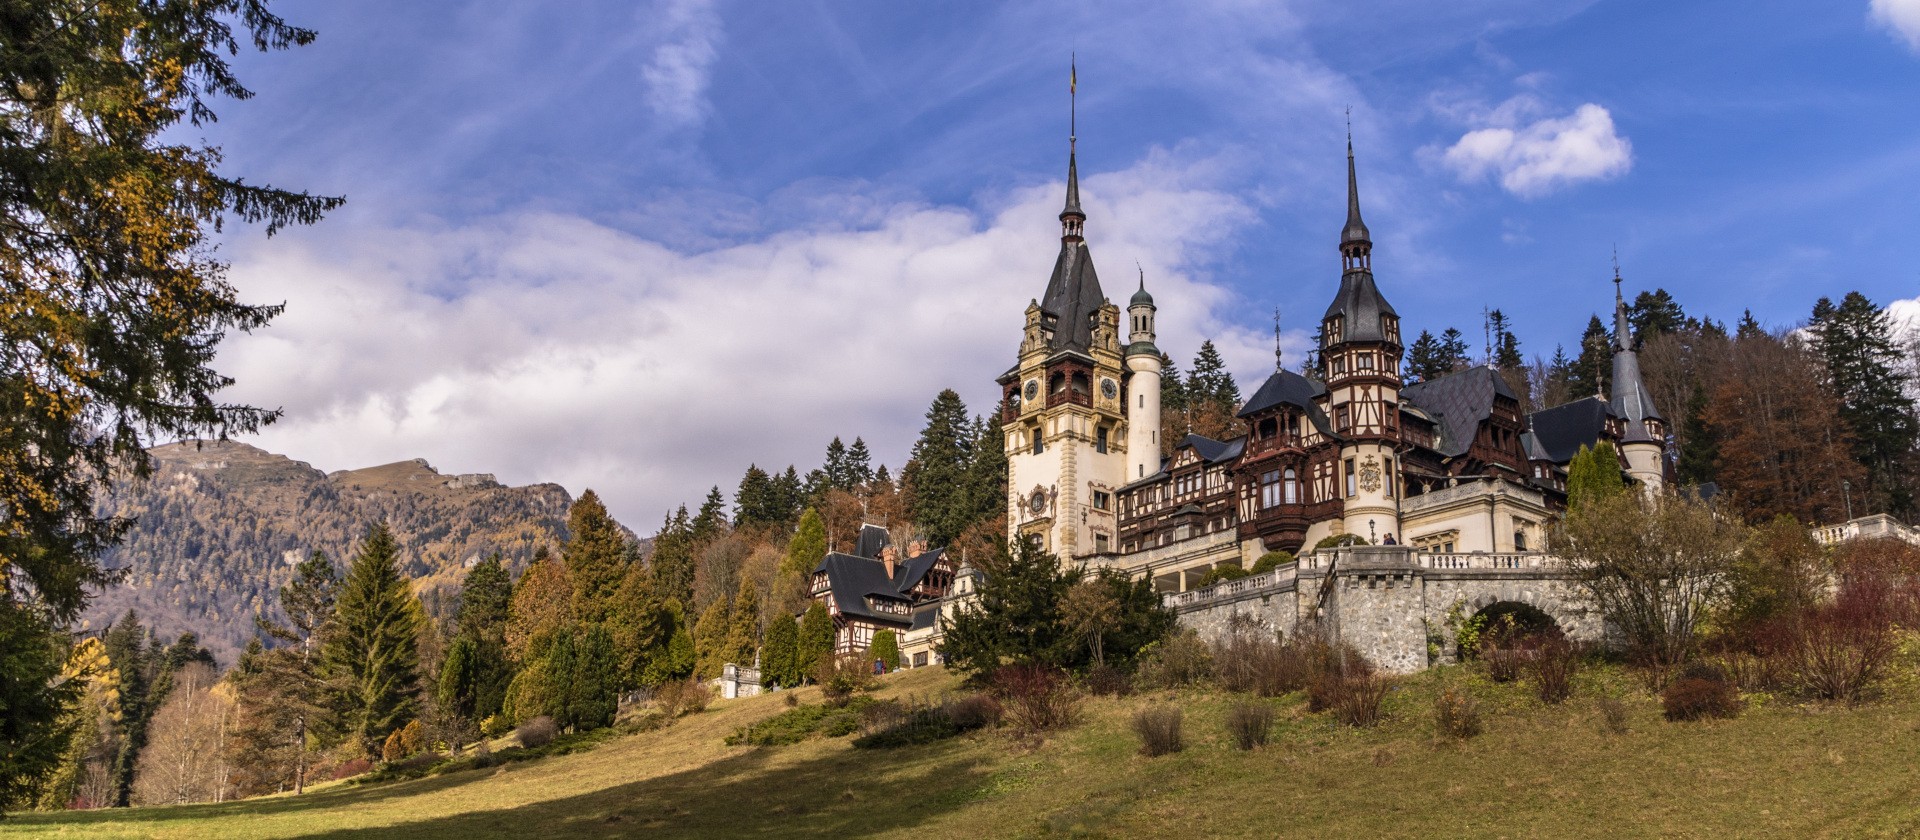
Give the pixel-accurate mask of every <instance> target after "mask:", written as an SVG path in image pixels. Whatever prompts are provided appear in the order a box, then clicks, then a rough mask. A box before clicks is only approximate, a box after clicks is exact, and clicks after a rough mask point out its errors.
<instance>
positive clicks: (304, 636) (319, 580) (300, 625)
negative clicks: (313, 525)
mask: <svg viewBox="0 0 1920 840" xmlns="http://www.w3.org/2000/svg"><path fill="white" fill-rule="evenodd" d="M339 589H340V577H339V575H338V574H336V573H335V572H334V569H333V561H331V560H328V559H327V555H326V554H325V553H324V552H322V551H320V550H319V549H317V548H316V549H314V550H313V554H311V555H308V557H307V559H305V560H302V561H300V565H298V566H295V567H294V569H293V580H291V581H289V582H288V583H287V585H286V586H282V587H280V593H279V594H280V611H281V612H282V613H284V614H285V615H286V617H287V624H286V625H280V624H275V623H273V622H270V621H268V620H267V619H266V617H265V616H255V617H254V619H253V622H254V626H256V627H258V628H259V629H260V630H261V631H262V632H264V633H266V634H267V635H269V636H272V637H273V638H275V639H278V640H280V641H283V642H289V643H292V644H297V645H299V646H300V651H301V655H302V657H305V658H311V656H312V655H314V654H316V653H318V648H319V646H320V636H321V635H323V633H324V628H325V625H326V623H327V621H328V620H330V619H332V618H333V604H334V599H335V598H336V597H337V594H338V592H339Z"/></svg>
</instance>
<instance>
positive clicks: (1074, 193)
mask: <svg viewBox="0 0 1920 840" xmlns="http://www.w3.org/2000/svg"><path fill="white" fill-rule="evenodd" d="M1074 157H1075V154H1074V151H1073V150H1072V148H1069V149H1068V150H1067V206H1066V208H1065V209H1062V210H1061V211H1060V218H1062V219H1065V218H1066V217H1068V216H1079V217H1080V218H1081V220H1083V221H1084V220H1085V219H1086V218H1087V214H1086V213H1085V212H1082V211H1081V209H1080V164H1079V161H1076V160H1074Z"/></svg>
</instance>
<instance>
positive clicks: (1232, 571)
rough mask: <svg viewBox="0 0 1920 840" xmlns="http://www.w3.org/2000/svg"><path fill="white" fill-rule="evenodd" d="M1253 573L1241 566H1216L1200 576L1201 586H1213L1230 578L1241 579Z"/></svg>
mask: <svg viewBox="0 0 1920 840" xmlns="http://www.w3.org/2000/svg"><path fill="white" fill-rule="evenodd" d="M1251 574H1253V573H1252V572H1249V571H1247V570H1246V569H1242V568H1240V567H1239V566H1215V567H1213V568H1212V569H1209V570H1208V571H1207V573H1206V574H1205V575H1202V576H1201V578H1200V583H1199V584H1198V585H1200V586H1212V585H1214V584H1216V583H1223V582H1225V581H1229V580H1239V579H1241V578H1243V577H1247V576H1248V575H1251Z"/></svg>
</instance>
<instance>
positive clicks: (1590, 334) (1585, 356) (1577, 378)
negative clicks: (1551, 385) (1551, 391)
mask: <svg viewBox="0 0 1920 840" xmlns="http://www.w3.org/2000/svg"><path fill="white" fill-rule="evenodd" d="M1612 372H1613V336H1612V334H1611V333H1609V332H1607V327H1606V325H1605V324H1602V323H1600V316H1598V315H1594V316H1592V317H1591V318H1589V319H1588V320H1587V329H1586V332H1583V333H1581V334H1580V355H1579V356H1578V357H1576V358H1575V359H1574V360H1573V364H1572V365H1571V366H1569V367H1568V368H1567V392H1568V394H1567V396H1569V397H1570V398H1572V399H1575V400H1582V399H1586V398H1587V397H1594V396H1597V397H1600V398H1601V399H1606V398H1607V390H1606V386H1607V382H1606V380H1607V377H1608V376H1610V375H1611V374H1612Z"/></svg>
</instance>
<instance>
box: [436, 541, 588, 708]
mask: <svg viewBox="0 0 1920 840" xmlns="http://www.w3.org/2000/svg"><path fill="white" fill-rule="evenodd" d="M576 533H577V532H576ZM512 608H513V578H512V577H511V576H510V575H508V573H507V568H506V564H505V562H504V561H503V560H502V558H501V556H500V553H499V552H494V553H493V554H492V555H491V556H489V557H487V559H485V560H482V561H480V562H479V563H477V564H475V565H474V567H473V568H472V569H471V570H469V571H468V572H467V577H466V580H465V581H464V582H463V583H462V584H461V586H460V611H459V613H458V614H457V615H456V617H455V625H456V626H457V628H458V629H459V636H458V639H463V640H466V641H468V642H469V643H470V647H471V650H470V651H469V654H470V661H471V665H472V671H471V673H470V675H469V676H470V686H471V691H472V696H471V698H470V699H468V700H467V701H466V706H467V707H468V708H469V709H471V711H469V712H468V714H469V715H471V716H472V717H473V718H474V719H475V720H485V719H486V718H487V717H488V716H490V715H493V714H495V713H497V712H499V711H500V703H501V701H502V700H503V699H504V698H505V697H506V690H507V683H508V682H510V681H512V679H513V666H512V663H510V662H509V661H508V660H507V617H508V615H509V614H510V613H511V612H512ZM456 644H458V641H456ZM448 660H449V661H451V660H452V650H451V649H449V650H448Z"/></svg>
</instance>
